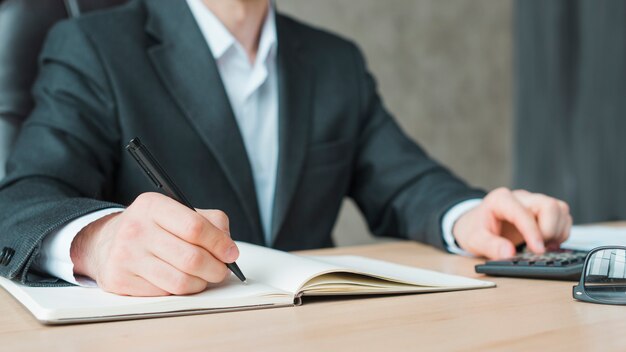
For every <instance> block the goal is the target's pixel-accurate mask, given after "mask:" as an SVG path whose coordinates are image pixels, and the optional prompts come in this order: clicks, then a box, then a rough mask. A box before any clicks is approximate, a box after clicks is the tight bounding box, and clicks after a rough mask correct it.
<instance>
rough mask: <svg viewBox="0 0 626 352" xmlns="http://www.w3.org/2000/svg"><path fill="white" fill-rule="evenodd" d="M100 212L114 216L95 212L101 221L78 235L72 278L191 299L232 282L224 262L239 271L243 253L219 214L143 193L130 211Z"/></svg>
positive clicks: (118, 290)
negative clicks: (215, 285)
mask: <svg viewBox="0 0 626 352" xmlns="http://www.w3.org/2000/svg"><path fill="white" fill-rule="evenodd" d="M143 166H145V165H142V167H143ZM102 212H113V213H112V214H109V215H106V214H104V213H101V212H100V213H98V212H96V213H93V218H94V219H97V220H95V221H93V220H92V221H93V222H91V223H90V224H89V225H87V226H86V227H84V228H83V229H82V230H81V231H80V232H79V234H78V235H77V236H76V238H75V239H74V241H73V242H72V246H71V250H70V255H71V257H72V262H73V263H74V273H75V274H76V275H79V276H81V275H82V276H87V277H90V278H92V279H94V280H95V281H96V282H97V283H98V286H99V287H100V288H102V289H103V290H105V291H108V292H113V293H117V294H121V295H130V296H163V295H170V294H174V295H185V294H192V293H197V292H201V291H203V290H205V289H206V287H207V284H208V283H218V282H221V281H223V280H224V279H225V278H226V277H228V276H229V275H230V271H229V269H228V268H227V266H226V265H225V264H224V263H231V265H230V266H231V267H233V268H236V267H235V264H234V262H235V260H236V259H237V258H238V256H239V250H238V248H237V246H236V244H235V242H234V241H233V240H232V239H231V238H230V235H229V225H228V217H227V216H226V215H225V214H224V213H223V212H221V211H218V210H198V211H194V210H192V209H190V208H188V207H187V206H184V205H182V204H181V203H180V202H178V201H176V200H174V199H172V198H171V197H168V196H166V195H163V194H160V193H143V194H141V195H139V196H138V197H137V199H135V201H134V202H133V203H132V204H131V205H130V206H128V207H127V208H126V209H121V208H119V209H111V208H109V209H105V210H102ZM237 269H238V268H237ZM237 269H235V270H237ZM239 274H240V275H241V276H240V278H241V279H244V280H245V278H244V277H243V274H241V272H240V271H239ZM238 276H239V275H238Z"/></svg>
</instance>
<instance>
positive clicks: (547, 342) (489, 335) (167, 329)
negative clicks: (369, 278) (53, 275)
mask: <svg viewBox="0 0 626 352" xmlns="http://www.w3.org/2000/svg"><path fill="white" fill-rule="evenodd" d="M315 253H327V254H331V253H332V254H346V253H350V254H358V255H363V256H368V257H372V258H379V259H383V260H388V261H394V262H398V263H402V264H408V265H415V266H418V267H422V268H429V269H434V270H439V271H442V272H446V273H452V274H460V275H465V276H471V277H478V278H481V277H482V276H481V275H477V274H475V273H474V269H473V267H474V264H476V263H478V262H480V261H479V260H475V259H470V258H463V257H458V256H454V255H449V254H444V253H442V252H440V251H437V250H435V249H433V248H430V247H427V246H424V245H420V244H416V243H410V242H396V243H386V244H379V245H371V246H362V247H348V248H337V249H329V250H320V251H315ZM489 280H492V281H495V282H497V284H498V287H497V288H492V289H481V290H473V291H461V292H449V293H436V294H421V295H419V294H418V295H405V296H393V297H375V298H360V299H332V300H329V299H323V300H321V299H318V300H314V301H312V302H311V301H309V302H305V304H304V305H303V306H300V307H293V308H277V309H267V310H257V311H246V312H236V313H222V314H212V315H198V316H188V317H177V318H163V319H150V320H136V321H127V322H114V323H98V324H84V325H73V326H58V327H47V326H43V325H40V324H39V323H38V322H37V321H36V320H35V319H34V318H32V317H31V315H30V313H28V312H27V311H26V310H25V309H24V308H22V307H21V306H20V305H19V303H17V301H15V300H14V299H13V298H12V297H11V296H9V295H8V294H7V293H6V292H4V291H3V290H0V350H2V351H44V350H48V351H61V350H62V351H87V350H89V351H92V350H93V351H96V350H107V351H122V350H132V351H142V350H150V351H185V350H220V351H222V350H239V351H264V350H267V351H282V350H284V351H296V350H298V351H302V350H310V351H341V350H349V351H350V350H354V351H356V350H358V351H361V350H373V351H399V350H418V349H419V350H426V351H432V350H468V351H485V350H506V351H532V350H537V351H542V350H551V351H559V350H562V351H568V352H569V351H571V350H597V351H609V350H624V349H625V348H626V334H625V333H624V331H626V307H619V306H618V307H616V306H604V305H595V304H587V303H581V302H576V301H574V300H573V299H572V293H571V292H572V286H573V283H571V282H553V281H540V280H521V279H507V278H489Z"/></svg>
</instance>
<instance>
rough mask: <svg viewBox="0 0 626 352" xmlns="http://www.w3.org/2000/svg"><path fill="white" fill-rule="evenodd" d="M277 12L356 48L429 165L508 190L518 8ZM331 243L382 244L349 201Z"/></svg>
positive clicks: (364, 6)
mask: <svg viewBox="0 0 626 352" xmlns="http://www.w3.org/2000/svg"><path fill="white" fill-rule="evenodd" d="M277 6H278V9H279V10H280V11H283V12H285V13H288V14H290V15H292V16H294V17H296V18H299V19H301V20H303V21H306V22H308V23H311V24H315V25H317V26H319V27H322V28H324V29H328V30H331V31H333V32H336V33H339V34H342V35H343V36H345V37H347V38H350V39H352V40H354V41H356V43H357V44H358V45H359V46H360V48H361V50H362V51H363V52H364V54H365V57H366V58H367V61H368V64H369V68H370V70H371V71H372V72H373V74H374V76H375V77H376V79H377V80H378V84H379V92H380V94H381V95H382V97H383V100H384V101H385V103H386V106H387V108H388V109H389V111H390V112H391V113H392V114H393V115H394V116H395V117H396V119H397V120H398V121H399V122H400V124H401V125H402V126H403V127H404V129H405V130H406V132H407V133H408V134H409V135H411V136H412V137H413V138H414V139H415V140H417V141H418V142H419V143H420V144H421V145H422V147H424V148H425V149H426V150H427V151H428V152H429V153H430V154H431V155H432V156H434V157H435V158H436V159H438V160H439V161H441V162H442V163H444V164H445V165H447V166H448V167H450V168H451V169H452V170H453V171H454V172H455V173H456V174H457V175H459V176H461V177H462V178H464V179H465V180H466V181H468V182H470V183H472V184H473V185H476V186H479V187H483V188H486V189H492V188H495V187H498V186H511V185H512V168H513V163H512V159H511V155H512V147H513V143H512V138H513V131H512V126H513V97H512V95H513V94H512V91H513V82H512V79H513V60H512V45H513V43H512V41H513V36H512V30H513V28H512V24H513V21H512V20H513V2H512V1H509V0H471V1H469V0H445V1H442V0H417V1H406V0H385V1H380V0H359V1H350V0H316V1H310V0H284V1H280V0H279V1H277ZM416 215H417V214H416ZM334 235H335V240H336V242H337V244H339V245H345V244H360V243H369V242H373V241H376V239H375V238H373V237H372V236H371V235H369V232H368V231H367V226H366V225H365V223H364V222H363V220H362V218H361V215H360V214H359V212H358V210H357V209H356V208H355V206H354V204H353V203H352V202H351V201H346V202H345V205H344V207H343V209H342V212H341V217H340V220H339V223H338V225H337V227H336V229H335V234H334Z"/></svg>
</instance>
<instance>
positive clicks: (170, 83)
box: [0, 0, 571, 295]
mask: <svg viewBox="0 0 626 352" xmlns="http://www.w3.org/2000/svg"><path fill="white" fill-rule="evenodd" d="M33 92H34V97H35V100H36V107H35V109H34V111H33V113H32V115H31V116H30V117H29V119H28V120H27V122H26V123H25V124H24V126H23V129H22V131H21V133H20V135H19V137H18V140H17V142H16V147H15V150H14V152H13V154H12V156H11V158H10V160H9V162H8V165H7V171H8V173H7V178H6V179H5V180H4V182H3V183H2V185H1V186H0V214H1V215H0V217H1V218H0V228H2V230H3V231H2V234H1V235H0V247H3V248H4V252H3V253H4V254H3V260H2V262H3V263H4V264H5V265H4V266H0V274H1V275H3V276H5V277H9V278H13V279H18V280H21V281H22V282H24V283H27V284H60V281H54V279H53V278H55V277H56V278H60V279H63V280H65V281H68V282H72V283H78V284H88V283H89V279H91V280H94V281H95V283H97V284H98V285H99V286H100V287H102V288H103V289H105V290H107V291H111V292H115V293H119V294H127V295H166V294H187V293H194V292H198V291H201V290H203V289H205V288H206V286H207V283H210V282H219V281H221V280H223V279H224V278H225V276H226V275H227V274H228V272H227V269H226V266H225V265H224V263H230V262H233V261H235V260H236V259H237V257H238V254H239V253H238V249H237V247H236V245H235V243H234V242H233V240H232V239H237V240H242V241H247V242H252V243H257V244H263V245H267V246H272V247H274V248H278V249H283V250H295V249H308V248H318V247H324V246H330V245H332V241H331V237H330V234H331V230H332V227H333V225H334V222H335V220H336V217H337V213H338V210H339V207H340V205H341V203H342V199H343V198H344V197H345V196H349V197H352V198H353V199H354V200H355V201H356V203H357V204H358V205H359V207H360V209H361V210H362V212H363V214H364V215H365V217H366V219H367V221H368V224H369V226H370V228H371V229H372V232H373V233H374V234H376V235H388V236H395V237H400V238H408V239H414V240H419V241H424V242H428V243H430V244H432V245H435V246H438V247H440V248H445V249H447V250H449V251H452V252H457V253H470V254H474V255H485V256H488V257H492V258H498V257H507V256H511V255H513V253H514V250H515V248H514V246H515V245H517V244H520V243H522V242H524V241H525V242H526V243H527V244H528V246H529V248H531V249H532V250H533V251H535V252H542V251H544V250H545V245H544V243H547V244H548V245H558V244H559V243H560V242H562V241H563V240H564V239H565V238H566V237H567V234H568V232H569V227H570V225H571V218H570V216H569V211H568V209H567V205H566V204H565V203H563V202H561V201H558V200H556V199H552V198H549V197H546V196H543V195H540V194H531V193H528V192H525V191H509V190H507V189H498V190H495V191H492V192H491V193H489V194H487V195H486V196H485V194H484V192H482V191H479V190H475V189H472V188H470V187H468V186H467V185H465V184H464V183H463V182H462V181H460V180H459V179H457V178H456V177H455V176H454V175H452V174H451V173H450V172H449V171H448V170H446V169H445V168H444V167H442V166H441V165H439V164H437V163H436V162H435V161H433V160H432V159H430V158H429V157H428V156H427V155H426V154H425V153H424V151H423V150H422V149H421V148H420V147H419V146H417V145H416V144H415V143H414V142H413V141H411V140H410V139H409V138H407V136H406V135H405V134H404V133H403V132H402V131H401V130H400V128H399V127H398V125H397V124H396V122H395V121H394V120H393V118H392V117H391V116H390V115H389V114H388V113H387V111H386V110H385V108H384V107H383V105H382V103H381V100H380V98H379V96H378V94H377V92H376V87H375V83H374V80H373V78H372V77H371V75H370V74H369V73H368V71H367V68H366V67H365V63H364V60H363V58H362V55H361V53H360V52H359V50H358V49H357V48H356V46H355V45H354V44H352V43H351V42H349V41H346V40H344V39H341V38H339V37H337V36H335V35H332V34H329V33H327V32H324V31H321V30H318V29H314V28H311V27H308V26H306V25H304V24H301V23H299V22H297V21H295V20H293V19H290V18H288V17H286V16H283V15H281V14H279V13H276V12H275V10H274V9H273V8H272V6H271V4H270V2H269V1H268V0H247V1H244V0H232V1H224V0H187V1H170V0H136V1H131V2H130V3H129V4H127V5H125V6H122V7H119V8H116V9H113V10H109V11H106V12H101V13H97V14H93V15H87V16H84V17H82V18H79V19H76V20H71V21H66V22H63V23H61V24H59V25H57V26H56V27H55V28H54V29H53V30H52V31H51V33H50V34H49V38H48V40H47V43H46V45H45V47H44V49H43V52H42V54H41V70H40V76H39V78H38V80H37V83H36V84H35V87H34V90H33ZM135 136H140V137H141V139H142V140H143V141H144V143H145V144H146V145H148V146H149V147H150V148H151V150H152V152H153V154H155V155H156V157H157V158H158V159H159V160H160V161H161V163H162V164H163V166H164V168H165V169H166V170H168V172H169V173H170V174H171V176H172V177H173V179H175V180H176V181H177V183H178V184H179V186H180V188H181V189H182V190H183V192H184V193H187V194H189V197H190V201H191V203H193V204H194V205H196V206H198V207H199V208H202V209H199V210H198V212H194V211H191V210H189V209H187V208H185V207H184V206H182V205H181V204H179V203H177V202H175V201H174V200H172V199H169V198H167V197H165V196H163V195H161V194H158V193H151V192H150V191H151V189H152V184H151V183H150V182H149V181H147V180H146V178H145V176H143V175H142V172H141V170H140V169H139V168H138V167H137V165H136V164H135V162H134V160H132V158H131V157H130V156H129V155H127V154H126V153H125V152H124V146H125V145H126V143H127V142H128V141H129V140H130V139H131V138H133V137H135ZM483 197H484V199H483ZM126 205H128V206H127V207H124V206H126ZM203 209H218V210H203ZM231 237H232V239H231Z"/></svg>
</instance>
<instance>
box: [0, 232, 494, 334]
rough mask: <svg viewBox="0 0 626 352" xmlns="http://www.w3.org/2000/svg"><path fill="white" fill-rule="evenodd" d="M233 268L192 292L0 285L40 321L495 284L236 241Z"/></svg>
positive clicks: (185, 311) (205, 310) (98, 318)
mask: <svg viewBox="0 0 626 352" xmlns="http://www.w3.org/2000/svg"><path fill="white" fill-rule="evenodd" d="M237 245H238V246H239V250H240V256H239V259H238V260H237V264H238V265H239V267H240V268H241V270H242V271H243V272H244V274H245V275H246V277H247V278H248V284H247V285H244V284H242V283H241V282H240V281H239V280H237V278H236V277H235V276H234V275H231V277H230V278H229V279H227V280H226V281H225V282H223V283H221V284H219V285H214V286H211V287H209V288H208V289H207V290H206V291H204V292H201V293H198V294H195V295H190V296H168V297H125V296H118V295H115V294H111V293H107V292H104V291H102V290H100V289H97V288H84V287H27V286H23V285H19V284H17V283H15V282H13V281H10V280H7V279H4V278H0V285H2V286H3V287H4V288H5V289H6V290H7V291H8V292H9V293H11V294H12V295H13V296H14V297H15V298H16V299H17V300H19V301H20V302H21V303H22V304H23V305H24V306H25V307H26V308H27V309H28V310H29V311H30V312H31V313H32V314H33V315H34V316H35V317H36V318H37V319H38V320H39V321H41V322H43V323H46V324H65V323H78V322H92V321H106V320H125V319H138V318H149V317H162V316H174V315H186V314H200V313H210V312H221V311H232V310H245V309H258V308H270V307H279V306H293V305H299V304H301V303H302V300H301V297H302V296H322V295H361V294H392V293H418V292H438V291H453V290H466V289H475V288H486V287H494V286H495V284H493V283H491V282H486V281H480V280H474V279H469V278H465V277H460V276H454V275H447V274H442V273H438V272H434V271H429V270H423V269H418V268H413V267H408V266H403V265H397V264H392V263H388V262H383V261H379V260H373V259H367V258H363V257H356V256H299V255H294V254H290V253H286V252H281V251H277V250H274V249H269V248H265V247H260V246H256V245H252V244H248V243H241V242H238V243H237Z"/></svg>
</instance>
